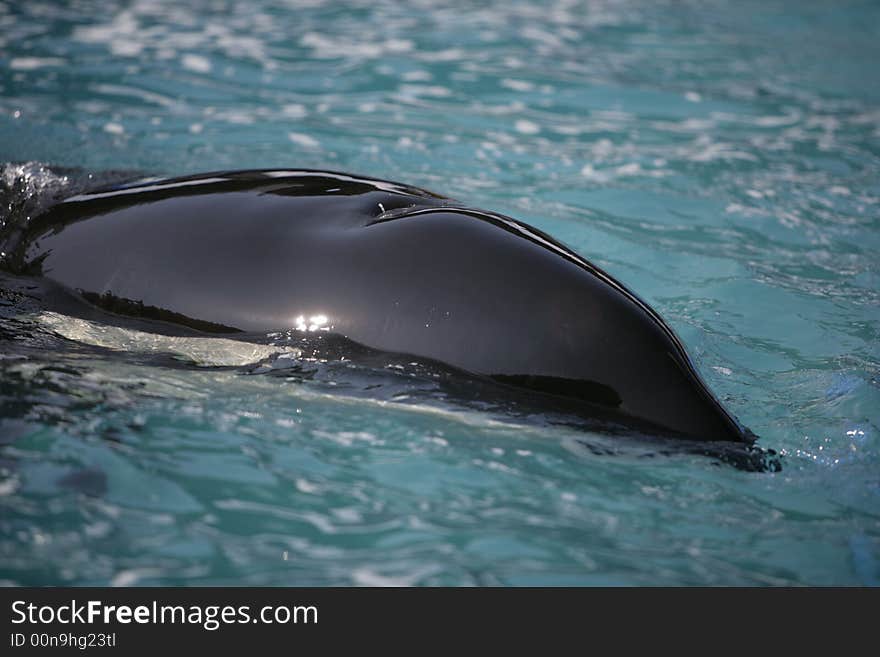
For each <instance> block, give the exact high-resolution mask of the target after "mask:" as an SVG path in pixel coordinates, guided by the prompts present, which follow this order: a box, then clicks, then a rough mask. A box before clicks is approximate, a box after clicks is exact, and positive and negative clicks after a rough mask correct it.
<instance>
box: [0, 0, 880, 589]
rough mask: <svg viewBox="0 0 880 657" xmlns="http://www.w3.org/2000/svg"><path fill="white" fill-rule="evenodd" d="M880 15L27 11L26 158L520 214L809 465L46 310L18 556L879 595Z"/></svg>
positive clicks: (23, 404) (16, 39)
mask: <svg viewBox="0 0 880 657" xmlns="http://www.w3.org/2000/svg"><path fill="white" fill-rule="evenodd" d="M878 27H880V5H878V4H877V3H873V2H847V3H828V2H771V1H767V0H763V1H761V2H750V1H749V2H733V1H732V0H731V1H730V2H694V3H685V2H671V3H658V2H654V1H650V2H647V1H646V2H612V1H604V0H596V1H591V2H579V1H576V0H571V1H568V2H558V3H532V2H516V1H514V2H498V3H497V4H493V3H482V2H481V3H470V2H444V1H443V0H430V1H427V0H422V1H418V2H411V3H397V2H391V1H385V0H370V1H369V2H350V3H346V4H345V5H343V4H341V3H340V4H337V3H330V2H322V1H321V0H309V1H307V2H292V1H291V2H283V1H282V0H275V1H268V0H267V1H252V2H246V3H245V2H241V3H235V2H231V1H225V0H211V1H208V0H204V1H201V0H200V1H193V2H171V1H168V2H165V1H161V0H156V1H146V0H133V1H130V2H106V1H99V0H80V1H77V2H65V3H61V2H57V3H56V2H37V1H27V2H0V162H2V163H8V164H7V165H6V166H4V168H3V180H4V183H3V184H5V185H9V184H10V183H11V182H14V181H15V180H18V181H19V189H20V190H21V189H24V192H23V193H25V194H29V195H39V194H40V193H41V191H44V188H48V189H51V190H56V191H57V190H59V189H60V190H62V191H63V189H64V188H65V185H68V186H72V184H73V183H72V182H71V180H73V179H75V178H77V177H79V178H81V177H82V175H83V174H82V172H83V171H88V172H94V173H95V176H96V177H95V180H102V179H104V180H106V179H110V178H112V177H113V175H115V174H112V175H111V174H106V173H100V172H106V171H109V170H113V171H126V172H137V175H145V174H149V175H170V174H183V173H193V172H200V171H209V170H216V169H224V168H248V167H289V168H326V169H335V170H344V171H351V172H355V173H360V174H366V175H372V176H377V177H382V178H389V179H394V180H401V181H404V182H407V183H410V184H414V185H418V186H422V187H427V188H429V189H433V190H435V191H437V192H440V193H445V194H448V195H451V196H454V197H456V198H458V199H460V200H462V201H465V202H467V203H469V204H471V205H474V206H478V207H484V208H488V209H492V210H496V211H499V212H502V213H505V214H509V215H511V216H514V217H516V218H519V219H522V220H525V221H527V222H529V223H532V224H534V225H536V226H538V227H540V228H542V229H543V230H545V231H547V232H549V233H550V234H552V235H554V236H555V237H557V238H558V239H560V240H561V241H563V242H565V243H567V244H568V245H570V246H572V247H573V248H575V249H576V250H577V251H578V252H580V253H581V254H583V255H585V256H586V257H588V258H590V259H592V260H593V261H595V262H596V263H597V264H599V265H600V266H602V267H603V268H605V269H607V270H608V271H610V272H611V273H612V274H614V275H615V276H617V277H618V278H620V279H621V280H622V281H624V282H625V283H626V284H628V285H629V286H630V287H631V288H632V289H634V290H636V291H637V292H638V293H639V294H640V295H641V296H642V297H643V298H645V299H646V300H647V301H648V302H649V303H651V304H652V305H653V306H654V307H655V308H656V309H657V310H658V311H659V312H660V313H661V314H662V315H663V316H664V317H665V318H666V319H667V321H668V322H669V323H670V324H671V325H672V326H673V327H674V328H675V330H676V331H677V332H678V333H679V335H680V336H681V338H682V339H683V341H684V343H685V344H686V346H687V347H688V350H689V351H690V353H691V354H692V356H693V358H694V360H695V362H696V364H697V366H698V368H699V369H700V371H701V373H702V374H703V375H704V377H705V378H706V380H707V381H708V383H709V384H710V386H711V387H712V388H713V390H715V391H716V392H717V393H718V394H719V396H720V397H721V398H722V399H723V400H724V402H725V405H726V406H727V407H728V408H730V409H731V410H732V411H733V412H734V413H735V414H736V415H737V416H739V417H740V419H741V420H743V422H744V423H745V424H746V425H748V426H749V427H751V428H752V429H753V430H754V431H755V432H756V433H757V434H758V435H759V436H760V444H761V445H763V446H764V447H768V448H772V449H775V450H777V451H778V452H780V453H781V454H782V466H783V468H782V471H781V472H778V473H749V472H742V471H739V470H736V469H734V468H731V467H727V466H718V465H717V464H715V463H713V461H712V460H711V459H708V458H705V457H700V456H693V455H687V454H672V455H668V456H656V455H655V456H652V454H651V452H650V450H646V449H641V448H633V449H629V448H628V449H624V450H622V451H621V452H620V453H618V454H615V455H604V456H603V455H597V454H595V453H593V451H590V450H587V449H584V448H583V447H582V445H581V441H580V439H582V438H583V436H582V435H581V433H579V432H578V431H577V430H575V429H573V428H570V427H565V426H558V425H556V424H554V423H553V422H551V421H549V420H548V419H547V418H541V417H523V416H521V415H517V414H515V413H509V414H507V413H504V412H499V411H498V410H497V409H496V410H493V409H481V408H479V407H476V406H474V405H472V404H468V403H465V402H464V401H462V400H456V399H449V398H446V397H444V395H442V394H441V391H440V390H439V389H438V388H437V387H436V384H435V383H433V382H431V381H430V380H428V379H426V378H424V377H421V378H420V377H419V376H418V375H417V374H416V375H415V376H409V374H412V373H411V372H409V373H408V372H401V371H399V370H396V369H394V368H382V367H376V368H372V369H370V368H360V369H358V368H352V367H350V366H347V365H345V363H341V362H305V361H304V362H302V363H299V364H298V365H297V366H295V367H293V368H290V369H287V370H280V371H278V372H269V373H261V370H259V368H257V369H254V368H253V367H240V366H235V365H236V363H237V361H236V358H240V356H241V355H240V354H236V353H230V350H231V348H230V347H229V345H225V344H212V345H209V346H208V347H206V349H207V352H208V353H207V355H206V354H205V353H204V350H202V351H200V352H199V353H197V354H194V353H192V351H189V352H186V353H185V354H184V355H182V356H181V355H178V358H179V359H180V358H182V359H183V360H172V359H169V358H159V357H158V356H155V354H153V352H151V351H150V349H151V348H153V347H155V345H153V347H151V346H149V345H147V346H145V344H146V343H145V341H147V342H149V339H150V338H149V336H134V337H133V336H131V335H128V336H118V335H107V334H105V333H102V332H101V329H100V327H95V326H85V327H83V326H72V325H71V324H70V322H68V321H67V320H65V319H64V318H63V317H61V318H59V317H48V318H47V317H46V316H45V315H40V313H39V312H38V311H39V309H36V310H34V309H30V310H29V311H28V312H25V313H23V314H15V313H18V312H19V310H21V308H22V307H21V306H20V305H19V306H14V310H15V313H12V314H10V312H11V311H10V312H7V313H6V315H4V317H3V321H2V323H0V350H2V351H0V376H2V379H0V414H2V417H0V509H2V512H0V514H2V515H0V580H2V581H3V582H4V583H12V584H108V583H112V584H173V585H184V584H267V585H278V584H284V585H312V584H315V585H325V584H336V585H349V584H360V585H371V584H412V585H416V584H418V585H436V584H455V585H471V584H478V585H485V584H489V585H494V584H505V585H536V584H549V585H557V584H572V585H581V584H650V585H656V584H661V585H662V584H865V585H878V584H880V438H878V425H880V390H878V372H880V354H878V338H880V336H878V333H880V304H878V300H880V295H878V290H880V267H878V264H880V262H878V252H880V84H878V82H880V81H878V73H877V62H878V61H880V42H878V40H877V32H878ZM26 162H30V163H31V164H28V165H24V164H23V163H26ZM41 163H42V164H41ZM45 166H49V167H53V166H54V167H56V169H55V172H54V173H52V172H50V171H47V170H46V169H45V168H44V167H45ZM58 167H75V168H77V169H78V172H77V173H69V176H68V178H65V177H64V175H65V173H64V171H62V170H60V169H58ZM23 181H24V182H23ZM22 185H23V188H22ZM53 193H54V192H53ZM6 296H7V297H9V296H10V295H6ZM7 301H8V298H7ZM65 322H67V323H65ZM164 348H165V347H163V346H162V345H159V347H158V349H159V351H161V350H162V349H164ZM169 349H170V347H169ZM184 351H186V350H184ZM232 351H234V350H232ZM245 360H247V359H245ZM211 364H213V365H214V366H210V365H211ZM218 365H225V366H218ZM593 438H594V439H595V440H596V441H602V440H606V441H608V440H610V439H608V438H602V437H600V436H596V437H593Z"/></svg>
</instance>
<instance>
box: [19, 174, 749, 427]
mask: <svg viewBox="0 0 880 657" xmlns="http://www.w3.org/2000/svg"><path fill="white" fill-rule="evenodd" d="M20 250H21V253H20V254H19V256H20V258H19V261H20V262H21V267H22V268H23V269H25V270H29V271H31V272H32V273H41V274H43V275H45V276H47V277H49V278H52V279H54V280H56V281H58V282H60V283H62V284H64V285H66V286H68V287H71V288H74V289H76V290H79V291H81V294H82V295H83V296H84V297H85V298H86V299H87V300H89V301H91V302H93V303H95V304H97V305H102V306H103V307H105V308H107V309H110V310H112V311H114V312H118V313H122V314H135V315H140V316H143V317H149V318H152V319H156V320H161V321H166V322H173V323H178V324H183V325H186V326H189V327H191V328H194V329H198V330H200V331H205V332H222V333H226V334H234V333H235V332H237V331H242V332H253V331H273V330H280V329H294V330H300V331H305V332H310V331H312V332H314V331H328V332H333V333H339V334H341V335H344V336H346V337H348V338H349V339H351V340H354V341H356V342H358V343H361V344H363V345H366V346H369V347H371V348H374V349H378V350H385V351H393V352H398V353H408V354H413V355H415V356H419V357H424V358H429V359H433V360H436V361H440V362H443V363H447V364H449V365H451V366H453V367H455V368H459V369H462V370H466V371H468V372H472V373H475V374H479V375H484V376H489V377H493V378H495V379H496V380H497V381H500V382H502V383H504V384H507V385H512V386H516V387H518V388H526V389H532V390H535V391H538V392H540V393H542V394H548V395H555V396H562V397H568V398H574V399H578V400H581V401H582V402H584V403H585V404H588V405H591V406H592V407H594V408H596V409H597V411H602V412H605V411H607V412H613V413H616V414H620V415H622V416H631V417H633V418H638V419H639V420H641V421H643V422H647V423H650V424H653V425H656V426H658V427H662V428H664V429H666V430H670V431H672V432H676V433H680V434H683V435H686V436H690V437H695V438H699V439H705V440H738V441H746V442H749V441H751V440H752V439H753V437H752V436H751V434H750V432H748V431H747V430H745V429H743V428H742V427H741V426H740V425H739V423H738V422H737V421H736V420H735V419H734V418H733V417H732V416H731V415H730V414H729V413H727V411H726V410H725V409H724V408H723V407H722V406H721V405H720V403H719V402H718V401H717V400H716V399H715V397H714V396H713V395H712V394H711V392H710V391H709V390H708V388H707V387H706V386H705V384H704V383H703V382H702V380H701V379H700V377H699V375H698V374H697V372H696V370H695V369H694V367H693V365H692V363H691V361H690V359H689V358H688V356H687V354H686V352H685V350H684V348H683V347H682V345H681V343H680V341H679V340H678V338H677V337H676V336H675V334H674V333H673V332H672V330H671V329H670V328H669V327H668V326H667V325H666V323H665V322H664V321H663V320H662V319H661V318H660V317H659V316H658V315H657V313H656V312H654V311H653V310H652V309H651V308H650V307H649V306H648V305H647V304H645V303H644V302H643V301H642V300H640V299H639V298H638V297H637V296H636V295H634V294H633V293H632V292H630V291H629V290H628V289H626V288H625V287H624V286H623V285H621V284H620V283H619V282H617V281H616V280H614V279H613V278H612V277H611V276H609V275H608V274H607V273H605V272H604V271H602V270H601V269H599V268H597V267H595V266H594V265H592V264H591V263H589V262H588V261H586V260H584V259H583V258H581V257H580V256H578V255H577V254H576V253H574V252H573V251H571V250H570V249H568V248H566V247H565V246H563V245H561V244H559V243H558V242H556V241H555V240H553V239H552V238H551V237H549V236H548V235H546V234H544V233H542V232H541V231H539V230H537V229H535V228H532V227H530V226H527V225H525V224H522V223H520V222H517V221H515V220H513V219H510V218H508V217H504V216H502V215H498V214H494V213H490V212H483V211H479V210H474V209H470V208H466V207H464V206H461V205H459V204H458V203H456V202H454V201H451V200H450V199H446V198H444V197H440V196H437V195H435V194H432V193H430V192H426V191H424V190H419V189H416V188H412V187H408V186H405V185H400V184H397V183H390V182H385V181H378V180H372V179H367V178H358V177H353V176H348V175H343V174H336V173H329V172H318V171H249V172H232V173H228V172H227V173H215V174H205V175H201V176H193V177H188V178H178V179H172V180H165V181H159V182H148V183H142V184H138V185H134V186H130V187H124V188H120V189H113V190H106V191H102V192H95V193H91V194H85V195H81V196H77V197H74V198H71V199H68V200H67V201H65V202H63V203H60V204H58V205H56V206H54V207H53V208H52V209H50V210H49V211H48V212H47V213H45V214H44V215H42V216H41V217H39V218H37V219H36V220H34V221H33V222H32V223H31V225H30V226H29V229H28V233H27V235H26V236H25V238H24V239H23V240H22V243H21V246H20Z"/></svg>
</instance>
